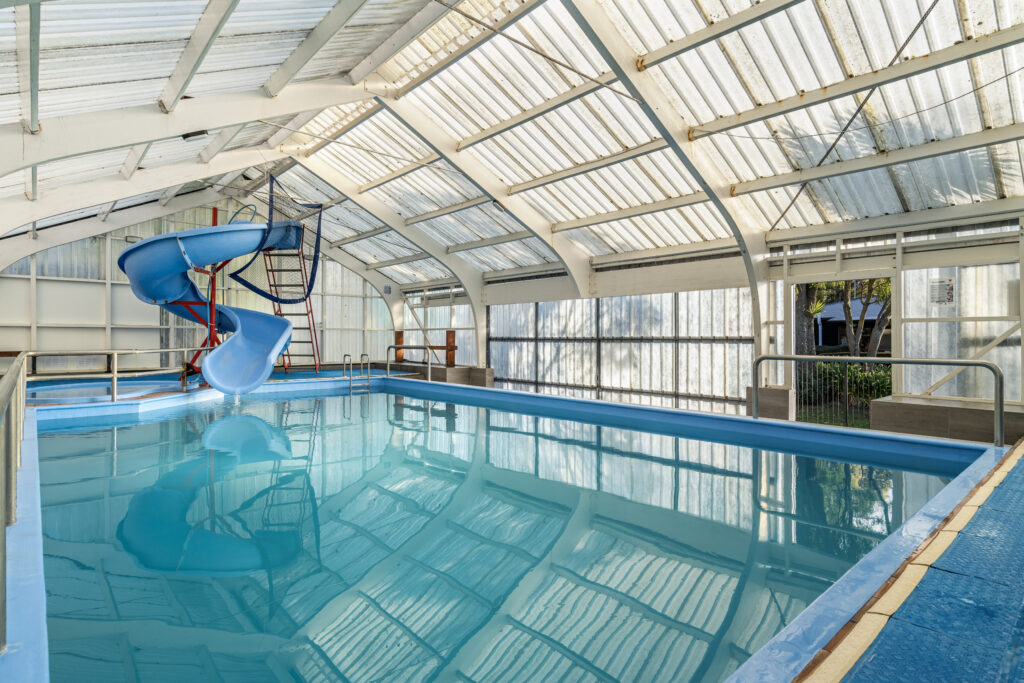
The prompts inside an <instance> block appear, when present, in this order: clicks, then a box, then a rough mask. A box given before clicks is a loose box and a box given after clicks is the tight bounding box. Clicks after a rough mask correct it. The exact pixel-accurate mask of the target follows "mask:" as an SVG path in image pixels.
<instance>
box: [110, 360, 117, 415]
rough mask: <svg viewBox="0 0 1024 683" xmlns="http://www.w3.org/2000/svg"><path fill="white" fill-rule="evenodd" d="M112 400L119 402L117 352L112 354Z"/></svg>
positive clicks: (112, 401)
mask: <svg viewBox="0 0 1024 683" xmlns="http://www.w3.org/2000/svg"><path fill="white" fill-rule="evenodd" d="M110 402H111V403H116V402H117V353H116V352H114V353H111V354H110Z"/></svg>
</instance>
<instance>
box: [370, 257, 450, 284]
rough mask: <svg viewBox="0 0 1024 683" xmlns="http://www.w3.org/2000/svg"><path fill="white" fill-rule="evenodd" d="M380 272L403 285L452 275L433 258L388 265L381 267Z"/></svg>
mask: <svg viewBox="0 0 1024 683" xmlns="http://www.w3.org/2000/svg"><path fill="white" fill-rule="evenodd" d="M380 272H381V274H383V275H384V276H386V277H389V278H391V279H392V280H394V281H395V282H397V283H399V284H403V285H404V284H412V283H415V282H423V281H425V280H441V279H444V278H448V277H452V274H451V271H449V270H448V269H447V268H445V267H444V266H443V265H441V263H440V262H438V261H435V260H434V259H432V258H426V259H421V260H419V261H412V262H411V263H400V264H398V265H397V266H387V267H386V268H381V269H380Z"/></svg>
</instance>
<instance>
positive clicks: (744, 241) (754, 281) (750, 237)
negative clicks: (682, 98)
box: [562, 0, 768, 353]
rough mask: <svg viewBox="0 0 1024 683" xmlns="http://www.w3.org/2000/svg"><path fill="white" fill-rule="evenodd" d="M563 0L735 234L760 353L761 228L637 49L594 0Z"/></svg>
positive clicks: (763, 303) (763, 295) (764, 272)
mask: <svg viewBox="0 0 1024 683" xmlns="http://www.w3.org/2000/svg"><path fill="white" fill-rule="evenodd" d="M562 4H563V5H564V6H565V8H566V9H567V10H568V12H569V14H570V15H572V17H573V19H574V20H575V21H576V23H577V24H578V25H579V27H580V29H581V30H582V31H583V33H584V34H585V35H586V36H587V37H588V38H589V39H590V42H591V43H592V44H593V45H594V47H595V48H596V49H597V51H598V52H599V53H600V54H601V56H602V57H603V58H604V60H605V62H606V63H607V64H608V65H609V66H610V67H611V69H612V71H614V72H615V73H616V75H617V76H618V79H619V83H620V84H621V85H623V86H625V88H626V89H627V90H628V91H629V93H630V94H631V95H632V96H633V97H635V98H636V99H637V100H638V106H639V107H640V109H641V110H642V111H643V112H644V114H645V115H646V116H647V118H648V119H649V120H650V122H651V124H652V125H653V126H654V127H655V129H657V130H658V132H659V133H660V134H661V136H662V138H664V139H665V141H666V142H667V143H668V144H669V147H670V148H671V149H672V151H673V152H674V153H675V155H676V157H677V158H678V159H679V161H680V162H681V163H682V165H683V166H684V167H685V168H686V170H687V171H689V172H690V174H691V175H692V176H693V178H694V181H695V182H696V184H697V186H698V187H699V188H700V190H702V191H703V192H704V193H706V194H707V196H708V199H709V201H710V202H711V203H712V204H713V205H714V207H715V208H716V209H717V210H718V213H719V214H720V216H721V218H722V220H723V221H724V222H725V224H726V226H728V228H729V231H730V232H731V233H732V236H733V237H734V238H735V239H736V242H737V244H738V246H739V249H740V255H741V257H742V259H743V263H744V267H745V270H746V272H747V279H748V282H749V284H750V290H751V298H752V301H751V303H752V306H751V317H752V319H753V328H754V330H755V334H754V349H755V352H757V353H760V352H761V351H762V350H763V349H764V348H765V344H766V343H767V336H766V334H765V327H764V326H763V325H762V321H765V320H767V319H768V309H767V294H768V290H767V287H768V261H767V258H768V249H767V247H766V245H765V240H764V230H763V229H762V228H761V227H760V226H759V224H758V222H757V221H756V220H755V219H754V217H753V216H751V215H750V214H749V212H748V211H747V209H746V207H745V206H744V205H743V204H742V202H741V200H738V199H736V198H735V197H733V196H732V195H731V194H730V183H729V182H728V179H729V175H728V174H727V173H726V172H724V171H723V170H722V169H721V168H720V167H719V165H718V162H717V160H716V157H715V156H714V155H713V154H712V153H711V152H710V150H708V149H707V148H706V147H704V146H703V145H702V144H700V143H697V144H694V143H691V142H690V141H689V140H688V139H687V131H686V130H685V127H684V125H683V123H682V117H681V116H679V114H678V113H677V112H676V111H675V108H674V107H673V106H672V102H671V100H670V99H669V98H668V96H667V95H666V93H665V92H663V91H662V89H661V86H660V84H659V82H658V81H657V80H656V79H655V78H654V77H653V75H652V74H650V73H649V72H647V71H641V70H640V69H639V68H638V66H637V55H636V53H634V52H633V50H632V48H631V47H630V46H629V43H628V42H627V41H626V40H625V39H624V38H623V36H622V34H621V33H620V32H619V30H618V29H617V28H616V26H615V24H614V22H613V21H612V20H611V18H610V17H609V16H608V14H607V13H606V11H605V9H604V7H603V6H602V5H601V4H600V2H599V0H562Z"/></svg>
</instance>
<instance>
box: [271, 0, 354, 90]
mask: <svg viewBox="0 0 1024 683" xmlns="http://www.w3.org/2000/svg"><path fill="white" fill-rule="evenodd" d="M366 2H367V0H339V2H338V3H337V4H336V5H335V6H334V7H332V8H331V9H330V11H329V12H327V14H326V15H325V16H324V18H323V19H321V20H320V22H319V23H318V24H317V25H316V26H314V27H313V30H312V31H310V32H309V34H308V35H307V36H306V37H305V39H303V41H302V42H301V43H299V45H298V47H296V48H295V49H294V50H292V53H291V54H290V55H288V57H287V58H286V59H285V60H284V61H283V62H282V63H281V66H279V67H277V70H276V71H274V73H272V74H271V75H270V78H268V79H267V81H266V82H265V83H264V84H263V91H264V92H265V93H267V95H268V96H269V97H277V95H278V94H280V92H281V91H282V90H283V89H284V87H285V86H286V85H288V84H289V83H291V81H292V79H293V78H295V76H297V75H298V73H299V72H300V71H302V68H303V67H304V66H306V64H308V63H309V60H311V59H313V57H315V56H316V53H317V52H319V51H320V49H321V48H322V47H323V46H324V45H327V43H328V42H330V40H331V38H333V37H334V36H335V34H336V33H338V31H340V30H341V29H343V28H345V26H346V25H347V24H348V23H349V22H350V21H351V20H352V17H354V16H355V15H356V12H358V11H359V10H360V9H362V7H363V5H365V4H366Z"/></svg>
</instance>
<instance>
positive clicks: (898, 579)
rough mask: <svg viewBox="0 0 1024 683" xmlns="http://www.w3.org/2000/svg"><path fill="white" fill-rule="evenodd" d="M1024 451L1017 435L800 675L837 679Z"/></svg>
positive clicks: (806, 678) (1023, 441) (807, 678)
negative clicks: (989, 468)
mask: <svg viewBox="0 0 1024 683" xmlns="http://www.w3.org/2000/svg"><path fill="white" fill-rule="evenodd" d="M1022 456H1024V439H1021V440H1020V441H1018V442H1017V443H1016V444H1014V446H1013V447H1011V448H1010V449H1009V450H1008V451H1007V452H1006V454H1005V455H1004V456H1003V457H1002V458H1001V459H1000V460H999V461H998V463H997V464H996V467H994V468H993V469H991V470H989V472H988V473H987V474H986V475H985V476H984V477H982V479H981V480H980V481H979V482H978V483H977V484H975V486H974V488H972V489H971V490H970V492H969V493H968V495H967V496H965V497H964V498H963V499H962V500H961V501H960V502H959V503H958V504H957V505H956V506H955V507H954V508H953V510H952V511H951V512H950V513H949V515H948V516H947V517H946V518H945V519H944V520H943V521H942V523H941V524H940V525H938V526H937V527H936V528H935V529H934V530H933V531H932V533H931V534H929V535H928V537H927V538H926V539H925V540H924V541H922V542H921V544H920V545H918V547H917V548H916V549H915V550H914V552H913V553H911V554H910V556H909V557H907V559H906V560H905V561H904V562H903V564H902V565H901V566H900V567H899V568H898V569H897V571H896V572H894V573H893V575H892V576H891V577H890V578H889V580H887V581H886V582H885V584H884V585H883V586H882V587H881V588H880V589H879V590H878V591H877V592H876V593H875V594H874V595H873V596H872V597H871V598H870V599H869V600H868V601H867V602H866V603H865V604H864V605H863V606H862V607H861V609H860V610H858V612H857V613H856V614H855V615H854V616H853V617H852V618H851V619H850V621H849V622H848V623H847V624H846V625H845V626H844V627H843V628H842V629H841V631H840V632H839V633H838V634H836V636H835V637H834V638H833V639H832V640H831V641H830V642H829V643H827V644H826V645H825V646H824V647H823V648H822V649H821V650H819V651H818V652H817V653H816V654H815V656H814V657H813V658H812V659H811V661H810V662H809V663H808V664H807V666H806V667H805V668H804V669H803V671H802V672H801V673H800V674H799V675H798V676H797V679H796V680H800V681H839V680H841V679H842V678H843V677H844V676H846V674H847V673H849V672H850V671H851V670H852V669H853V667H854V666H855V665H856V664H857V662H859V661H860V659H861V657H863V655H864V653H865V652H867V650H868V648H870V647H871V645H872V644H873V643H874V642H875V640H876V639H877V638H878V637H879V635H880V634H881V632H882V629H883V628H884V627H885V625H886V624H887V623H888V622H889V619H890V618H892V616H893V614H895V613H896V611H897V610H898V609H899V608H900V607H901V606H902V605H903V603H904V602H906V601H907V600H908V599H909V598H910V596H911V594H912V593H913V592H914V589H915V588H916V587H917V585H918V583H920V582H921V579H923V578H924V575H925V573H926V572H927V571H928V569H930V568H931V567H932V566H933V565H934V564H935V563H937V562H938V561H939V560H940V559H941V558H942V557H943V555H944V554H945V553H946V551H947V550H948V549H949V547H950V546H951V545H952V543H953V541H955V540H956V537H957V536H958V535H959V534H960V533H961V532H963V530H964V528H965V527H966V526H967V524H968V522H970V521H971V519H973V518H974V515H975V514H976V513H977V512H978V510H980V509H981V506H982V505H983V504H984V503H985V501H986V500H987V499H988V497H989V496H990V495H991V494H992V492H993V491H995V489H996V487H997V486H999V484H1001V483H1002V481H1003V479H1005V478H1006V475H1007V474H1009V473H1010V471H1011V470H1013V468H1014V467H1016V466H1017V463H1018V462H1019V461H1020V459H1021V457H1022Z"/></svg>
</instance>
